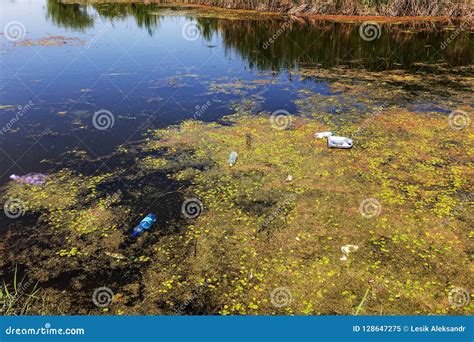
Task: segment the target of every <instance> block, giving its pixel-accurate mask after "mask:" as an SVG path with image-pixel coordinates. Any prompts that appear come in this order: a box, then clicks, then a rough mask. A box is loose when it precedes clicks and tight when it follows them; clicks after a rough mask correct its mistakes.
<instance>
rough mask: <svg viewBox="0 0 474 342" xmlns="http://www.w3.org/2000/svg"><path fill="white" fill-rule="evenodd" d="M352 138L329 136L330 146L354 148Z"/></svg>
mask: <svg viewBox="0 0 474 342" xmlns="http://www.w3.org/2000/svg"><path fill="white" fill-rule="evenodd" d="M353 144H354V143H353V141H352V139H349V138H346V137H334V136H333V137H328V147H335V148H352V145H353Z"/></svg>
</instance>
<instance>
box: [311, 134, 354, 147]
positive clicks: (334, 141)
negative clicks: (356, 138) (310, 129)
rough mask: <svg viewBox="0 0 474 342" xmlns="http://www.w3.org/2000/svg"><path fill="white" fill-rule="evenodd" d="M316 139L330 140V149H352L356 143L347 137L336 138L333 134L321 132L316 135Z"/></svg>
mask: <svg viewBox="0 0 474 342" xmlns="http://www.w3.org/2000/svg"><path fill="white" fill-rule="evenodd" d="M314 137H315V138H316V139H323V138H327V139H328V147H332V148H352V146H353V145H354V142H353V141H352V139H349V138H346V137H337V136H334V134H333V133H332V132H319V133H316V134H315V135H314Z"/></svg>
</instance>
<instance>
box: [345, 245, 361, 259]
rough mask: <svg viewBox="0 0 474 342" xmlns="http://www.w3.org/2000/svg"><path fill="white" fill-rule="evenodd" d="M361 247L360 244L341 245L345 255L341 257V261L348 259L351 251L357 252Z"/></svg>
mask: <svg viewBox="0 0 474 342" xmlns="http://www.w3.org/2000/svg"><path fill="white" fill-rule="evenodd" d="M358 249H359V246H356V245H344V246H342V247H341V251H342V253H344V255H343V256H342V257H341V261H346V260H347V257H348V256H349V254H350V253H352V252H355V251H357V250H358Z"/></svg>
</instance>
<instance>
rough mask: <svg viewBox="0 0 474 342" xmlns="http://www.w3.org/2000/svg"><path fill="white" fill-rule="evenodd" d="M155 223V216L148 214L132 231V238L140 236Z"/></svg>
mask: <svg viewBox="0 0 474 342" xmlns="http://www.w3.org/2000/svg"><path fill="white" fill-rule="evenodd" d="M155 222H156V215H155V214H148V215H147V216H146V217H145V218H144V219H143V220H142V221H141V222H140V224H139V225H138V226H136V227H135V228H134V229H133V234H132V235H133V236H134V237H136V236H140V235H142V234H143V232H144V231H145V230H148V229H150V228H151V226H152V225H153V223H155Z"/></svg>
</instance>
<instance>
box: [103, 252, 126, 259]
mask: <svg viewBox="0 0 474 342" xmlns="http://www.w3.org/2000/svg"><path fill="white" fill-rule="evenodd" d="M105 255H107V256H109V257H111V258H114V259H117V260H125V259H127V258H126V257H125V256H124V255H122V254H119V253H111V252H105Z"/></svg>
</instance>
